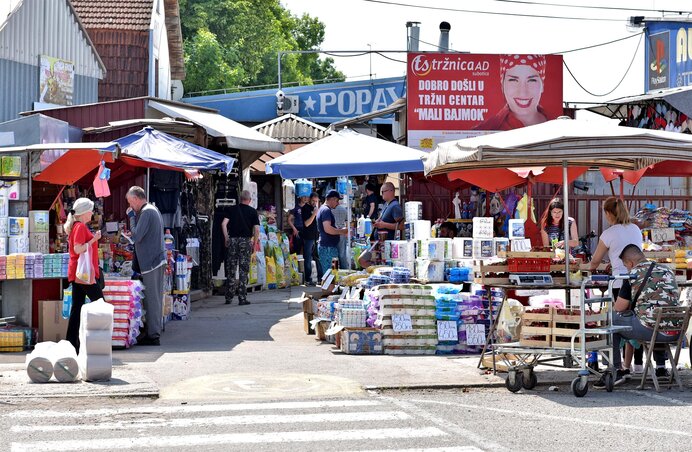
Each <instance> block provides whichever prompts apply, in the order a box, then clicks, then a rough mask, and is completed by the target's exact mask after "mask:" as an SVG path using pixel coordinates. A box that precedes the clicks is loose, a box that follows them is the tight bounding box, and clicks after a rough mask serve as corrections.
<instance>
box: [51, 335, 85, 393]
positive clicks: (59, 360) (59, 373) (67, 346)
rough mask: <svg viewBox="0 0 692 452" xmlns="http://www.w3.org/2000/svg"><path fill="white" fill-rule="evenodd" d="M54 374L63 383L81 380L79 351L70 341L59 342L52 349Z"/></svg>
mask: <svg viewBox="0 0 692 452" xmlns="http://www.w3.org/2000/svg"><path fill="white" fill-rule="evenodd" d="M51 354H52V358H51V359H52V362H53V375H55V379H56V380H58V381H59V382H61V383H73V382H75V381H77V380H79V364H78V363H77V352H76V351H75V349H74V346H73V345H72V344H71V343H70V342H68V341H60V342H58V343H57V344H56V345H55V346H54V347H53V348H52V350H51Z"/></svg>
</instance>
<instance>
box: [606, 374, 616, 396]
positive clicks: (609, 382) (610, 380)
mask: <svg viewBox="0 0 692 452" xmlns="http://www.w3.org/2000/svg"><path fill="white" fill-rule="evenodd" d="M614 387H615V378H614V377H613V374H612V373H611V372H606V373H605V390H606V391H607V392H613V388H614Z"/></svg>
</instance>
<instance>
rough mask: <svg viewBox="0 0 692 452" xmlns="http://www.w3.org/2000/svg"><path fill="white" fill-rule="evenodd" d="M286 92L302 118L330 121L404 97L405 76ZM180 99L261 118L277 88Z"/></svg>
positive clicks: (238, 116) (243, 118) (272, 107)
mask: <svg viewBox="0 0 692 452" xmlns="http://www.w3.org/2000/svg"><path fill="white" fill-rule="evenodd" d="M282 91H283V92H284V94H285V95H286V96H290V97H294V98H297V99H296V100H297V103H298V112H297V113H296V114H297V115H298V116H300V117H301V118H304V119H307V120H310V121H312V122H315V123H318V124H331V123H333V122H337V121H342V120H344V119H349V118H353V117H354V116H359V115H362V114H365V113H371V112H373V111H376V110H381V109H383V108H386V107H388V106H389V105H391V104H392V103H393V102H394V101H396V100H397V99H399V98H400V97H403V96H404V94H405V92H406V88H405V81H404V77H390V78H382V79H373V80H359V81H352V82H338V83H325V84H321V85H309V86H286V87H283V88H282ZM182 101H183V102H185V103H189V104H193V105H198V106H200V107H207V108H214V109H216V110H219V113H221V114H222V115H223V116H225V117H227V118H230V119H233V120H234V121H238V122H264V121H269V120H270V119H274V118H276V88H274V89H263V90H257V91H245V92H239V93H228V94H217V95H211V96H198V97H184V98H183V99H182ZM392 117H393V115H390V116H388V117H382V118H375V119H373V120H372V121H371V122H372V123H374V124H391V123H392V122H393V120H392Z"/></svg>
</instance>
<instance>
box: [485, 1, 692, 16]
mask: <svg viewBox="0 0 692 452" xmlns="http://www.w3.org/2000/svg"><path fill="white" fill-rule="evenodd" d="M490 1H493V2H501V3H518V4H521V5H540V6H557V7H561V8H583V9H601V10H609V11H646V12H649V11H650V12H657V13H678V14H692V11H676V10H666V9H651V8H621V7H617V6H590V5H566V4H564V3H546V2H527V1H522V0H490Z"/></svg>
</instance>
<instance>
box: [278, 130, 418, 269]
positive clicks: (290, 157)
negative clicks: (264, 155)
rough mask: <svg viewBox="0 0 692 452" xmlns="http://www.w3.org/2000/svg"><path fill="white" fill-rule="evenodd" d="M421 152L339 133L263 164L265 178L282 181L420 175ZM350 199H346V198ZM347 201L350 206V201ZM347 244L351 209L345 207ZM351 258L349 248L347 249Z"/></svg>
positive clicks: (376, 139) (356, 134)
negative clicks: (413, 173)
mask: <svg viewBox="0 0 692 452" xmlns="http://www.w3.org/2000/svg"><path fill="white" fill-rule="evenodd" d="M424 155H425V152H422V151H418V150H416V149H412V148H409V147H406V146H401V145H399V144H396V143H392V142H391V141H386V140H382V139H379V138H373V137H370V136H368V135H363V134H360V133H358V132H354V131H353V130H350V129H342V130H340V131H339V132H337V133H333V134H331V135H329V136H327V137H325V138H322V139H320V140H319V141H315V142H313V143H310V144H308V145H306V146H303V147H302V148H300V149H297V150H295V151H293V152H291V153H289V154H284V155H282V156H280V157H277V158H275V159H273V160H270V161H269V162H267V163H266V174H278V175H280V176H281V177H283V178H284V179H295V178H301V177H306V178H314V177H340V176H360V175H363V174H382V173H406V172H418V171H423V161H422V158H423V156H424ZM349 198H350V197H349ZM349 198H347V200H348V202H349V203H350V199H349ZM347 209H348V220H347V221H348V224H349V234H348V241H349V242H350V241H351V232H350V231H351V229H350V224H351V209H350V204H347ZM347 253H348V258H349V260H350V258H351V251H350V247H347Z"/></svg>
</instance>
